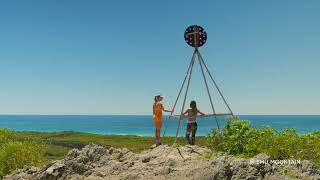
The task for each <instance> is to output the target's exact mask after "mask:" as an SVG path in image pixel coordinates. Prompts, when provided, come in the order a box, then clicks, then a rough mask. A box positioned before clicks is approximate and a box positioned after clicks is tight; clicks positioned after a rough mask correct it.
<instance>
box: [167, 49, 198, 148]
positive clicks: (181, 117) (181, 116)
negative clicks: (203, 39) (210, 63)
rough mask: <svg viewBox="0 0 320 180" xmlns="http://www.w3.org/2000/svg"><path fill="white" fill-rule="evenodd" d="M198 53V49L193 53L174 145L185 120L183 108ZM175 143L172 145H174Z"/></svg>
mask: <svg viewBox="0 0 320 180" xmlns="http://www.w3.org/2000/svg"><path fill="white" fill-rule="evenodd" d="M196 53H197V50H194V52H193V55H192V62H191V69H190V73H189V78H188V83H187V89H186V92H185V94H184V99H183V104H182V109H181V114H180V118H179V124H178V128H177V131H176V137H175V139H174V142H173V145H174V144H175V143H176V142H177V138H178V135H179V129H180V125H181V121H182V120H183V110H184V106H185V104H186V98H187V94H188V90H189V85H190V80H191V76H192V69H193V65H194V59H195V57H196ZM173 145H172V146H173Z"/></svg>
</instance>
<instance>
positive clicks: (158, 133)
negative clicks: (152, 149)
mask: <svg viewBox="0 0 320 180" xmlns="http://www.w3.org/2000/svg"><path fill="white" fill-rule="evenodd" d="M155 137H156V145H157V146H158V145H160V144H161V142H160V129H158V128H156V131H155Z"/></svg>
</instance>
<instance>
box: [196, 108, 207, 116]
mask: <svg viewBox="0 0 320 180" xmlns="http://www.w3.org/2000/svg"><path fill="white" fill-rule="evenodd" d="M198 113H199V114H200V115H201V116H204V115H206V114H204V113H203V112H201V111H200V110H199V109H198Z"/></svg>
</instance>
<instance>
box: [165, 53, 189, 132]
mask: <svg viewBox="0 0 320 180" xmlns="http://www.w3.org/2000/svg"><path fill="white" fill-rule="evenodd" d="M194 56H195V53H193V55H192V58H191V61H190V64H189V67H188V70H187V73H186V76H185V77H184V80H183V82H182V85H181V88H180V90H179V93H178V96H177V99H176V101H175V102H174V105H173V108H172V112H171V113H170V116H169V119H168V120H167V123H166V127H165V128H164V131H163V134H162V137H164V135H165V134H166V131H167V128H168V125H169V120H170V119H171V117H172V115H173V113H174V110H175V108H176V105H177V103H178V100H179V98H180V94H181V92H182V89H183V87H184V84H185V82H186V80H187V77H188V74H189V72H190V69H191V65H192V62H193V59H194Z"/></svg>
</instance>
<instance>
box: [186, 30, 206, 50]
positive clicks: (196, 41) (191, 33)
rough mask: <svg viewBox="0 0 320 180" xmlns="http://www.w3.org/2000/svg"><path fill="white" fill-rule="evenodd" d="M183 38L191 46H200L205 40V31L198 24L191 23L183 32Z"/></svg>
mask: <svg viewBox="0 0 320 180" xmlns="http://www.w3.org/2000/svg"><path fill="white" fill-rule="evenodd" d="M184 39H185V41H186V43H187V44H189V45H190V46H192V47H201V46H202V45H204V44H205V43H206V41H207V33H206V32H205V31H204V29H203V28H202V27H201V26H199V25H191V26H189V27H188V28H187V29H186V31H185V32H184Z"/></svg>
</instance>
